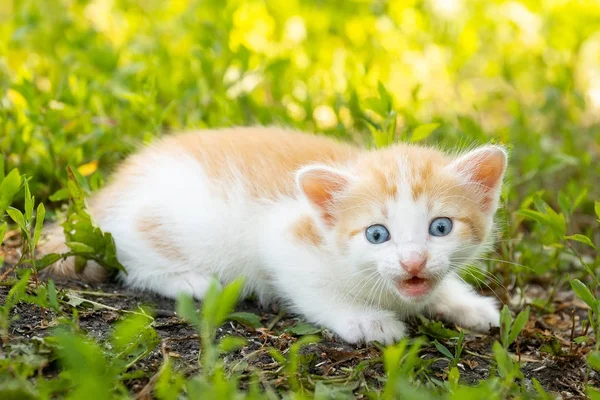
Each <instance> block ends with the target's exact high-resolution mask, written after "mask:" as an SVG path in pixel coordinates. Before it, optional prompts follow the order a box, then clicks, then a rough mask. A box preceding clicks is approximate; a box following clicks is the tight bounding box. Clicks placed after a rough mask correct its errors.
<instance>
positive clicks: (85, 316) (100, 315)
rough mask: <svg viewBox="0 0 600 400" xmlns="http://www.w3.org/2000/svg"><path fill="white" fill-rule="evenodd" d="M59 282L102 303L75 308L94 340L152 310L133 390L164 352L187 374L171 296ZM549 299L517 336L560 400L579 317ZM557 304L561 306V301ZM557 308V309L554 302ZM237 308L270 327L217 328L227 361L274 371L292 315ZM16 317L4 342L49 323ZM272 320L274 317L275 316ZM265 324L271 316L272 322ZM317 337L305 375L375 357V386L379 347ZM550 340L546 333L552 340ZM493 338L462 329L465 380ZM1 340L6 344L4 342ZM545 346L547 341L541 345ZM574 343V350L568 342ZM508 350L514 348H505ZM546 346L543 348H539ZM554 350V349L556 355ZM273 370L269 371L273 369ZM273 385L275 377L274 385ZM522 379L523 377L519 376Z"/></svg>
mask: <svg viewBox="0 0 600 400" xmlns="http://www.w3.org/2000/svg"><path fill="white" fill-rule="evenodd" d="M57 287H59V288H68V289H69V290H76V291H77V294H78V295H80V296H81V297H82V298H85V299H90V300H92V301H94V302H95V303H99V304H102V305H104V306H106V307H101V306H100V307H92V308H89V309H87V310H86V309H80V311H79V324H80V327H81V329H82V330H84V331H85V332H87V333H88V334H89V335H90V336H91V337H93V338H96V339H97V340H100V341H102V340H104V339H106V338H107V336H108V335H109V333H110V331H111V326H112V324H113V323H114V322H115V321H117V320H118V319H119V317H120V312H119V311H115V310H113V309H116V310H136V309H138V308H139V307H140V306H145V307H148V306H149V307H151V308H152V309H153V310H155V311H154V312H155V315H156V318H155V321H154V323H153V327H154V328H155V329H156V331H157V332H158V333H159V334H160V336H161V337H162V343H161V345H159V346H157V348H156V349H155V350H154V351H153V352H152V353H151V354H150V356H149V357H147V358H145V359H143V360H141V361H140V362H138V363H137V364H136V365H135V366H134V367H133V369H136V370H140V371H143V372H144V373H143V374H142V375H143V376H144V378H140V379H135V380H133V381H130V382H129V384H130V389H131V391H132V392H133V393H140V392H142V391H144V390H145V388H146V386H147V384H148V382H149V380H150V379H151V377H152V376H153V374H154V373H155V372H156V371H157V370H158V368H159V367H160V365H161V362H162V359H163V357H164V354H165V352H168V354H169V356H170V357H171V358H172V359H173V360H176V364H177V365H178V367H179V368H181V369H183V370H184V371H185V372H186V373H189V374H192V373H194V372H196V371H197V369H198V363H197V359H198V354H199V349H200V346H199V340H198V337H197V335H196V332H195V330H194V329H193V328H192V327H191V326H189V325H187V324H186V323H184V322H183V321H182V320H180V319H179V318H177V316H176V314H175V311H174V309H175V304H174V302H173V301H171V300H169V299H165V298H161V297H158V296H154V295H152V294H148V293H139V292H132V291H130V290H128V289H126V288H123V287H122V286H121V285H119V284H118V283H106V284H100V285H94V286H91V285H83V284H81V283H77V282H68V283H63V284H61V285H57ZM8 291H9V287H7V286H2V287H0V304H3V303H4V302H5V298H6V295H7V293H8ZM556 297H557V298H560V297H563V299H561V302H560V303H558V302H557V303H556V304H555V305H556V307H557V310H558V311H557V312H556V313H555V314H551V315H545V316H543V317H539V316H537V315H535V314H533V315H532V316H531V318H530V321H529V323H528V325H527V328H526V329H525V330H524V332H523V335H522V336H523V337H522V338H521V339H520V341H519V350H518V352H519V353H520V356H521V363H522V365H523V371H524V372H525V377H526V379H531V378H534V377H535V378H537V379H538V380H539V381H540V383H541V384H542V386H543V387H544V388H545V389H546V390H549V391H551V392H553V393H555V394H558V395H560V396H562V397H567V398H578V397H584V379H585V372H586V366H585V361H584V359H583V354H585V353H586V352H587V351H586V350H587V349H586V347H584V346H582V347H579V346H576V345H571V344H570V340H569V338H570V337H571V336H572V335H573V336H574V337H576V336H579V335H581V332H577V326H580V324H579V323H576V324H575V326H576V328H575V331H574V332H573V333H571V328H572V326H573V323H572V321H573V316H574V317H575V318H574V319H575V320H577V319H579V318H580V317H581V316H583V315H585V313H584V311H585V310H584V309H583V307H582V305H581V304H580V303H579V302H573V299H568V294H567V293H565V294H562V293H559V294H558V295H557V296H556ZM569 302H571V303H570V305H568V306H564V305H565V304H569ZM561 306H562V307H561ZM237 311H247V312H252V313H256V314H257V315H259V316H260V319H261V322H262V323H263V324H264V325H265V326H267V327H269V326H272V327H271V329H261V330H253V329H251V328H248V327H245V326H244V325H242V324H239V323H237V322H233V321H232V322H228V323H226V324H225V325H223V326H222V327H221V328H220V329H219V333H218V336H223V335H237V336H242V337H245V338H247V339H248V345H247V346H245V347H244V348H242V349H241V350H239V351H236V352H235V353H233V354H232V355H229V356H228V359H227V360H226V361H227V364H228V365H230V366H233V365H235V364H236V363H239V362H240V361H244V362H246V363H248V367H249V368H258V369H260V370H262V371H269V370H272V371H275V370H276V369H277V368H278V364H277V363H276V362H275V361H274V360H273V359H272V358H271V356H270V355H269V353H268V348H269V347H274V348H277V349H280V350H282V351H284V350H285V349H286V348H287V347H289V346H290V344H292V343H293V342H294V341H295V337H294V336H293V335H290V334H288V333H285V332H284V331H285V330H286V328H288V327H290V326H293V325H295V324H296V322H297V319H296V318H295V317H294V316H291V315H284V316H283V317H282V318H281V315H279V314H276V313H274V312H272V311H270V310H264V309H260V308H258V307H257V305H256V304H255V303H254V302H252V301H244V302H242V303H241V304H239V305H238V307H237ZM12 312H13V313H14V314H16V315H18V317H19V318H18V319H17V320H16V321H15V322H14V323H13V324H12V326H11V328H10V335H11V339H10V341H9V342H8V345H11V344H14V343H17V342H21V341H28V340H33V338H35V337H44V336H46V335H48V334H49V332H50V330H49V329H48V328H50V327H51V326H52V325H51V324H48V323H47V321H51V320H52V316H51V315H46V316H45V318H44V315H43V312H44V311H43V310H42V309H41V308H40V307H38V306H35V305H31V304H26V303H20V304H18V305H17V306H16V307H15V308H14V309H13V311H12ZM277 319H279V320H278V321H277ZM273 322H275V323H274V324H273ZM411 327H412V329H413V332H416V330H417V329H418V323H417V322H416V321H412V323H411ZM321 335H322V338H323V340H322V342H320V343H318V344H312V345H308V346H306V347H305V349H304V351H303V353H304V354H306V355H310V356H311V357H312V360H311V371H310V372H311V373H313V374H314V375H316V376H321V377H324V378H325V377H326V378H335V377H336V376H339V377H346V376H348V373H349V371H352V369H353V368H355V367H356V366H357V365H358V364H359V363H360V362H361V361H364V360H376V362H374V363H372V364H368V367H367V368H365V369H364V370H363V371H362V375H363V377H364V381H365V382H366V384H368V385H369V386H370V387H371V388H373V389H374V388H377V387H378V385H380V383H379V381H378V379H377V378H378V377H381V376H382V375H383V368H382V365H381V363H380V362H379V361H377V359H378V357H379V356H380V350H379V349H378V348H376V347H373V346H351V345H348V344H346V343H343V342H342V341H341V340H338V339H336V338H335V337H333V336H332V335H331V334H329V333H328V332H327V331H323V332H322V333H321ZM553 338H554V339H553ZM496 339H498V332H490V334H489V335H477V336H475V335H468V336H467V338H466V340H465V343H466V346H465V351H464V353H463V354H464V357H463V359H462V362H461V363H460V364H459V368H460V370H461V377H462V379H463V380H464V381H465V382H468V383H473V384H474V383H476V382H477V381H478V380H480V379H485V378H487V377H488V375H489V373H490V358H491V357H492V356H491V344H492V343H493V341H494V340H496ZM553 341H554V342H555V341H558V342H559V349H560V350H559V351H557V354H551V352H547V351H548V350H547V349H546V348H545V347H543V346H544V345H548V344H552V343H553ZM5 346H6V345H5ZM546 347H548V346H546ZM574 347H575V348H574ZM511 350H512V351H514V352H515V353H516V352H517V349H516V348H513V349H511ZM544 350H546V351H544ZM561 353H562V354H561ZM421 357H422V358H424V359H434V360H435V361H433V363H432V364H431V367H430V368H431V373H432V374H433V375H434V376H436V377H437V378H438V379H440V378H444V377H445V374H446V373H447V366H448V360H447V359H445V358H443V357H442V356H441V354H440V353H439V352H438V351H437V350H436V348H435V347H434V346H433V345H431V346H425V347H424V348H423V350H422V351H421ZM42 373H43V374H45V375H48V376H52V375H53V374H55V373H56V366H55V365H49V366H48V367H47V368H45V369H44V370H43V371H42ZM274 376H276V373H275V372H274ZM596 379H597V377H596V375H595V374H594V372H593V371H592V373H591V374H590V376H589V377H588V380H589V382H590V383H594V382H595V381H596ZM274 384H275V385H276V382H275V383H274ZM526 384H527V382H526Z"/></svg>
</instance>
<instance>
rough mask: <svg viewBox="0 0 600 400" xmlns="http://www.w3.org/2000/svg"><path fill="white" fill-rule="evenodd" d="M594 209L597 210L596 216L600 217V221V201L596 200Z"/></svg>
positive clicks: (599, 218) (599, 219) (599, 220)
mask: <svg viewBox="0 0 600 400" xmlns="http://www.w3.org/2000/svg"><path fill="white" fill-rule="evenodd" d="M594 211H596V217H597V218H598V222H600V201H596V202H594Z"/></svg>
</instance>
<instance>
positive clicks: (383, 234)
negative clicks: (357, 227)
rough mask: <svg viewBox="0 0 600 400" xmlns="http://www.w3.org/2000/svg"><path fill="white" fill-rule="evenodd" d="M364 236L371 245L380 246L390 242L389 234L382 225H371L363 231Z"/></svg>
mask: <svg viewBox="0 0 600 400" xmlns="http://www.w3.org/2000/svg"><path fill="white" fill-rule="evenodd" d="M365 236H366V237H367V240H368V241H369V242H371V243H373V244H380V243H383V242H387V241H388V240H390V232H389V231H388V230H387V228H386V227H385V226H383V225H371V226H370V227H368V228H367V230H365Z"/></svg>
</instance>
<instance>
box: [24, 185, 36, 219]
mask: <svg viewBox="0 0 600 400" xmlns="http://www.w3.org/2000/svg"><path fill="white" fill-rule="evenodd" d="M33 207H34V198H33V196H32V195H31V191H30V190H29V184H28V183H27V182H25V221H27V223H30V222H31V219H32V218H33Z"/></svg>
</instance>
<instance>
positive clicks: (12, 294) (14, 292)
mask: <svg viewBox="0 0 600 400" xmlns="http://www.w3.org/2000/svg"><path fill="white" fill-rule="evenodd" d="M30 275H31V270H26V271H25V273H24V274H23V276H22V277H21V279H19V281H18V282H17V283H15V284H14V285H13V287H12V288H11V289H10V291H9V292H8V295H7V296H6V300H5V301H4V305H3V306H2V307H3V308H5V309H7V310H10V309H11V308H13V307H14V306H15V304H17V303H18V302H19V301H20V300H21V299H22V298H23V296H25V289H26V288H27V283H28V282H29V276H30Z"/></svg>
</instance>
